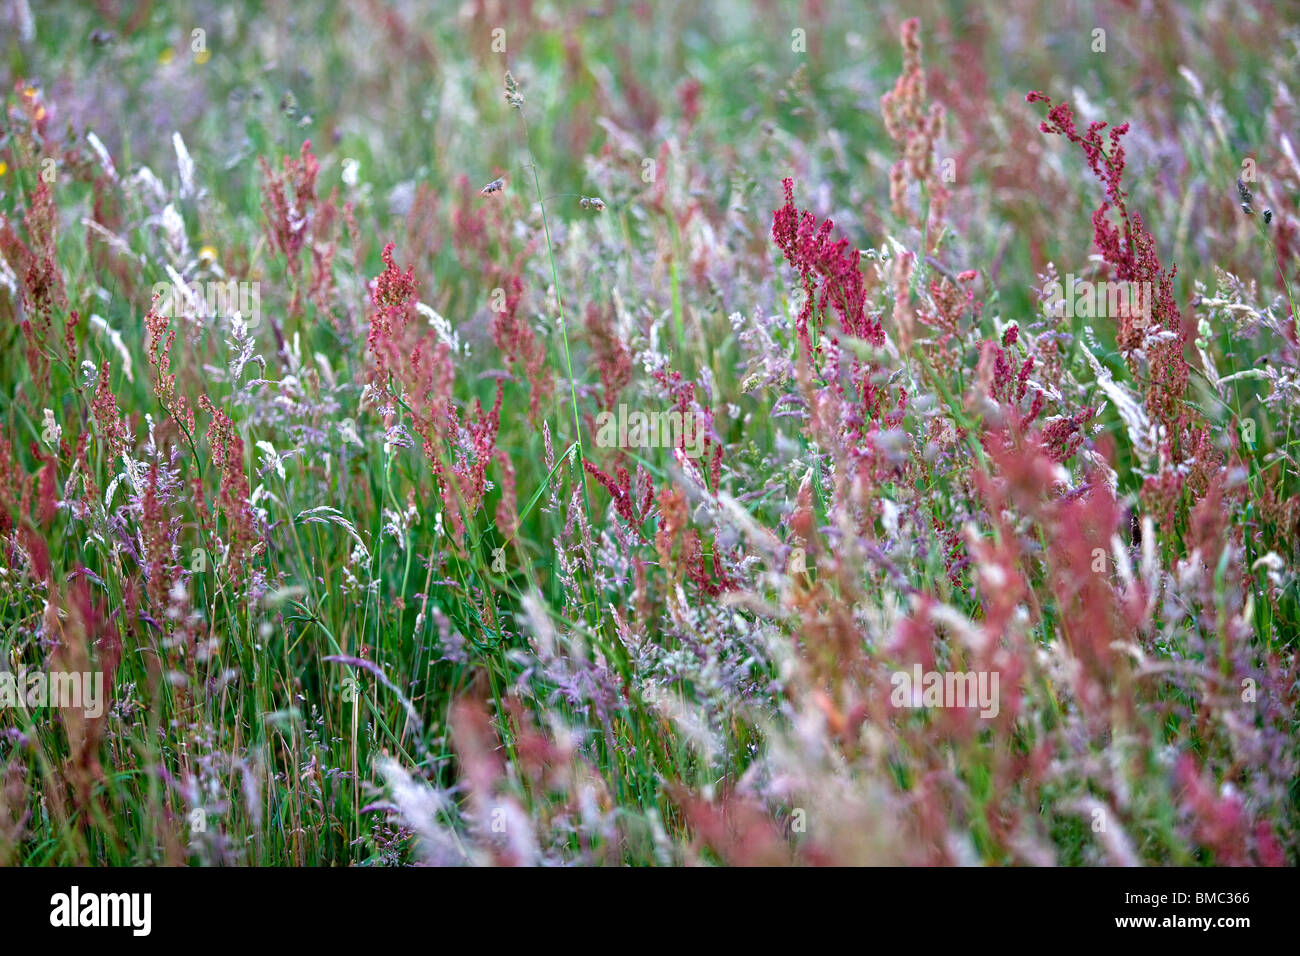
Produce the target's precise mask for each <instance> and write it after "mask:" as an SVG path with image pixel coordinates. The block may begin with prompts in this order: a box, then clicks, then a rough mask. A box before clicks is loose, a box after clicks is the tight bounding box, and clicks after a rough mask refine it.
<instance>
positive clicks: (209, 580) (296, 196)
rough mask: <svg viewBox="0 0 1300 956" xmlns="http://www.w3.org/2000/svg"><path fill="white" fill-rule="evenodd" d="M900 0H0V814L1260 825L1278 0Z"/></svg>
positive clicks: (1290, 70)
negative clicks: (1133, 297)
mask: <svg viewBox="0 0 1300 956" xmlns="http://www.w3.org/2000/svg"><path fill="white" fill-rule="evenodd" d="M913 7H914V5H909V6H908V7H907V10H906V11H904V10H903V9H902V8H900V7H897V6H894V5H884V6H882V7H880V8H879V9H877V10H875V11H873V12H872V16H870V17H868V18H866V19H864V14H863V13H862V11H860V10H859V9H858V8H857V7H855V6H853V5H848V4H844V5H836V4H828V5H822V7H821V8H819V10H820V12H818V13H816V14H815V15H814V13H812V12H810V11H809V10H808V9H805V8H804V7H802V6H798V5H792V4H782V3H760V4H757V5H754V6H753V7H752V8H751V7H750V6H749V5H742V4H729V3H728V4H721V5H680V4H646V5H641V6H636V7H632V8H628V9H624V8H622V7H621V6H618V5H608V6H607V7H601V8H599V9H593V10H590V11H588V10H585V9H580V8H577V7H574V8H572V9H570V8H569V7H568V6H567V5H557V6H553V7H542V6H538V7H531V6H529V5H520V6H519V7H518V8H515V7H514V6H513V5H510V6H509V9H507V8H506V7H501V8H498V7H497V6H495V5H493V4H486V3H485V4H468V5H463V6H461V7H459V8H457V9H455V10H451V9H447V10H442V9H437V10H427V9H424V8H423V7H421V6H419V5H415V4H405V3H398V4H394V5H380V4H360V5H358V4H333V3H321V4H316V5H313V7H312V8H311V9H310V10H308V9H305V8H302V7H301V6H294V5H291V4H281V3H271V4H266V5H257V6H249V7H239V6H236V7H233V8H228V7H226V6H225V5H204V4H200V5H199V6H197V7H193V6H190V5H169V4H158V5H152V6H148V7H144V8H141V9H142V11H143V12H140V13H139V14H138V15H133V12H132V11H129V10H126V9H125V8H123V9H122V10H121V11H119V10H117V9H116V8H115V7H114V6H113V5H111V4H110V5H107V6H104V7H102V8H100V9H99V10H98V11H97V12H96V11H91V10H88V9H82V8H81V7H80V6H78V5H72V4H53V5H49V6H48V7H41V8H39V9H34V10H33V11H32V13H33V16H32V25H31V28H30V29H28V27H27V26H26V25H25V23H24V22H23V18H22V17H21V15H20V14H21V11H22V9H23V5H22V4H16V5H10V7H9V8H8V9H7V12H6V13H5V14H3V15H4V16H7V17H9V18H11V19H12V20H13V22H12V23H11V24H8V25H7V26H8V27H11V28H7V29H6V31H5V33H4V36H5V38H6V39H5V40H4V41H3V43H4V45H5V56H6V59H5V66H4V74H5V75H4V80H5V83H4V87H3V88H4V90H5V91H6V98H5V113H4V120H3V126H2V127H0V169H2V170H3V171H2V172H0V335H2V336H3V337H4V347H5V353H4V354H5V361H4V363H3V364H2V365H0V386H2V387H0V409H3V434H0V533H2V537H0V667H7V668H8V669H9V671H10V672H13V673H18V672H33V671H41V672H57V671H80V670H96V671H101V672H103V673H104V674H105V676H106V685H107V688H108V701H107V704H106V709H105V711H104V713H103V715H102V716H92V715H91V714H90V713H89V712H88V711H87V709H86V708H84V707H83V708H78V707H71V706H64V707H54V706H44V707H19V706H12V705H11V706H0V862H3V863H6V864H20V865H67V864H95V865H150V864H193V865H249V864H258V865H385V864H404V863H412V862H423V863H433V864H465V863H471V864H491V863H497V864H514V863H523V864H592V865H677V864H691V863H728V864H773V863H797V864H818V863H851V864H859V863H871V864H876V863H889V864H909V865H910V864H988V865H1013V864H1029V865H1051V864H1062V865H1097V864H1108V865H1116V864H1124V865H1127V864H1141V865H1165V864H1218V865H1224V864H1229V865H1279V864H1290V865H1294V864H1295V863H1296V861H1297V852H1300V837H1298V836H1297V833H1298V832H1300V830H1298V828H1297V823H1298V822H1300V820H1298V814H1300V795H1298V794H1297V789H1296V780H1297V779H1298V778H1300V773H1298V772H1297V770H1298V764H1297V761H1298V760H1300V747H1298V746H1297V725H1296V720H1297V711H1296V704H1297V693H1298V690H1297V684H1296V680H1297V664H1296V636H1297V632H1298V628H1297V620H1298V619H1300V609H1298V608H1297V593H1296V580H1297V579H1296V561H1297V551H1296V542H1297V539H1298V537H1300V536H1298V535H1297V531H1300V527H1298V523H1300V487H1298V482H1297V463H1296V457H1295V454H1296V452H1295V449H1296V445H1297V444H1300V434H1297V433H1298V432H1300V430H1298V429H1296V428H1295V424H1296V423H1295V416H1296V414H1297V413H1296V411H1295V409H1296V408H1297V407H1298V405H1297V402H1296V398H1297V396H1296V394H1295V392H1296V390H1297V384H1296V383H1297V381H1300V378H1297V366H1298V365H1300V360H1298V356H1297V348H1298V347H1300V343H1298V341H1297V328H1296V319H1295V304H1294V299H1293V289H1294V287H1295V281H1296V278H1297V275H1296V273H1297V256H1298V255H1300V238H1298V237H1300V232H1298V231H1297V224H1298V222H1300V211H1298V210H1297V196H1300V162H1297V158H1296V145H1295V142H1294V130H1295V129H1296V120H1297V108H1296V104H1295V93H1296V91H1295V89H1294V83H1292V81H1291V79H1290V78H1291V77H1292V76H1294V75H1295V74H1296V66H1297V61H1298V60H1300V31H1298V30H1297V28H1296V25H1295V23H1294V22H1292V21H1291V20H1289V19H1288V18H1287V16H1286V13H1285V11H1284V10H1281V9H1278V8H1276V7H1275V6H1273V5H1271V4H1262V3H1260V4H1247V5H1245V6H1244V7H1240V8H1234V9H1233V10H1231V11H1229V10H1228V9H1227V8H1222V7H1217V6H1209V7H1205V8H1203V9H1194V10H1185V11H1178V12H1176V13H1172V12H1171V14H1170V15H1171V17H1173V19H1172V20H1171V22H1170V23H1169V24H1168V25H1167V26H1166V27H1165V28H1162V29H1160V30H1151V29H1149V24H1146V23H1145V21H1143V19H1142V16H1141V13H1140V11H1135V10H1129V9H1128V8H1126V7H1123V6H1119V7H1116V8H1114V9H1113V10H1112V9H1107V10H1106V11H1104V12H1101V13H1097V12H1094V11H1092V9H1091V6H1090V5H1083V4H1079V5H1075V4H1066V5H1064V6H1059V5H1058V6H1056V7H1051V8H1048V7H1043V8H1039V7H1038V6H1036V5H1032V4H1027V3H1018V2H1016V3H1011V4H1009V5H1008V4H1003V5H998V6H997V7H996V8H994V7H989V8H988V9H963V10H961V11H960V12H958V11H956V9H955V8H952V7H950V6H949V5H947V4H943V3H922V4H920V5H919V7H915V9H914V8H913ZM913 16H915V19H914V20H913V19H910V18H912V17H913ZM195 30H201V31H202V34H201V35H196V34H195V33H194V31H195ZM1096 30H1102V31H1104V39H1103V46H1104V49H1098V48H1097V47H1098V35H1097V34H1096V33H1095V32H1094V31H1096ZM494 31H502V32H500V33H494ZM502 45H504V46H502ZM1037 90H1041V91H1043V92H1044V93H1045V94H1046V95H1047V96H1048V97H1050V100H1051V104H1056V105H1058V108H1059V105H1060V104H1068V105H1069V106H1070V107H1071V108H1072V110H1073V114H1072V116H1071V117H1070V123H1074V122H1077V126H1074V125H1070V124H1069V123H1066V122H1065V121H1064V119H1063V118H1062V114H1059V113H1054V114H1052V116H1053V117H1054V118H1053V119H1051V120H1049V117H1048V108H1049V106H1050V105H1051V104H1043V103H1041V102H1034V100H1036V99H1037V97H1031V98H1030V101H1028V102H1027V100H1026V94H1028V93H1029V92H1030V91H1037ZM516 111H517V115H515V114H516ZM1041 122H1049V124H1050V125H1049V132H1053V131H1054V132H1059V133H1063V134H1065V135H1048V134H1047V133H1044V132H1041V131H1040V129H1039V124H1040V123H1041ZM1100 122H1105V123H1109V124H1116V125H1117V124H1119V123H1122V122H1126V123H1127V124H1128V127H1127V132H1125V133H1123V134H1121V135H1119V136H1118V137H1116V136H1115V135H1113V131H1114V125H1106V126H1104V127H1095V128H1093V129H1090V127H1089V124H1092V123H1100ZM1067 129H1068V130H1069V131H1070V133H1073V135H1070V133H1066V132H1065V131H1066V130H1067ZM1094 133H1095V136H1094ZM497 179H500V180H502V188H500V189H493V190H489V191H486V192H483V191H481V189H482V187H483V186H484V185H485V184H488V183H491V182H493V181H495V180H497ZM783 180H784V181H786V183H785V184H783ZM1238 180H1241V181H1242V184H1243V187H1242V188H1243V189H1245V190H1246V192H1247V193H1248V194H1249V195H1247V194H1246V193H1239V191H1238V187H1237V185H1236V183H1237V181H1238ZM593 198H594V199H598V200H599V203H593V202H591V200H592V199H593ZM1103 203H1106V206H1105V207H1104V208H1103ZM1265 210H1267V213H1266V212H1265ZM1266 220H1267V221H1266ZM1175 265H1176V270H1175V269H1174V268H1173V267H1174V266H1175ZM1067 274H1073V275H1074V276H1075V277H1077V278H1078V279H1079V280H1082V281H1085V282H1128V281H1134V282H1140V281H1150V282H1151V283H1152V284H1153V288H1154V289H1155V290H1156V292H1155V295H1154V300H1153V301H1151V302H1149V303H1147V304H1148V305H1149V306H1150V307H1151V308H1150V314H1149V315H1146V316H1143V315H1135V314H1133V313H1132V312H1130V311H1122V312H1121V314H1118V315H1108V314H1102V313H1099V314H1094V315H1077V314H1076V315H1069V316H1062V315H1058V314H1056V313H1054V312H1053V310H1052V308H1051V305H1050V302H1049V301H1048V297H1047V295H1046V293H1045V290H1046V289H1047V288H1048V287H1049V286H1050V284H1051V283H1052V282H1053V281H1057V282H1062V283H1063V282H1064V281H1065V277H1066V275H1067ZM232 280H233V281H234V282H236V283H247V284H250V285H252V284H255V288H256V290H257V308H256V310H255V311H254V312H252V314H243V313H242V312H240V314H238V315H237V314H235V313H236V312H237V311H239V310H238V309H237V308H235V307H234V306H233V305H231V303H230V302H229V301H228V302H227V307H225V308H223V309H221V310H219V314H217V315H208V314H204V312H203V310H202V309H199V308H197V307H196V305H195V302H194V301H193V300H192V299H190V300H189V301H187V299H189V297H188V296H186V295H183V294H177V293H176V292H173V291H171V290H170V287H171V286H172V285H175V284H176V283H178V282H183V283H184V284H186V285H187V286H188V287H190V288H191V289H192V290H193V291H194V292H195V293H196V294H198V295H201V294H202V292H203V290H204V289H205V288H207V287H208V286H207V284H208V283H218V282H227V281H232ZM159 283H167V284H168V288H167V289H165V290H164V291H162V292H161V294H156V293H157V291H158V290H157V289H156V285H157V284H159ZM245 304H247V302H245ZM620 404H625V405H627V406H629V407H631V408H633V409H636V410H638V411H641V412H645V413H662V412H670V411H673V412H676V413H678V414H679V415H681V416H686V417H688V418H690V419H691V420H692V421H695V422H698V423H700V424H701V426H702V427H703V428H704V434H705V436H706V440H705V441H704V443H703V446H702V453H700V454H698V455H696V456H692V455H691V454H688V451H689V450H690V449H689V448H688V446H687V444H686V443H684V442H676V443H675V444H676V447H663V446H662V443H659V442H645V443H630V444H628V445H625V446H623V447H603V446H602V444H601V443H599V442H598V441H597V435H598V431H599V430H598V427H597V419H598V416H599V415H600V414H601V413H602V412H608V411H611V410H615V409H617V407H618V406H619V405H620ZM678 420H681V419H680V418H679V419H678ZM914 668H919V670H920V672H929V671H935V672H939V673H948V674H955V673H968V672H970V673H982V674H986V675H987V674H997V675H998V677H999V683H998V685H997V686H998V687H999V688H1000V690H999V694H998V699H997V705H998V706H997V708H996V713H995V714H993V715H991V716H980V715H979V712H978V708H970V707H943V706H933V703H932V702H931V703H930V704H929V705H927V706H923V707H915V706H910V705H911V704H913V703H926V701H924V700H923V699H922V697H921V695H919V694H918V699H917V700H916V701H913V700H912V699H911V697H910V695H909V694H904V695H903V699H902V700H901V701H900V699H899V696H898V690H897V688H898V686H899V684H898V675H910V674H912V673H913V671H914Z"/></svg>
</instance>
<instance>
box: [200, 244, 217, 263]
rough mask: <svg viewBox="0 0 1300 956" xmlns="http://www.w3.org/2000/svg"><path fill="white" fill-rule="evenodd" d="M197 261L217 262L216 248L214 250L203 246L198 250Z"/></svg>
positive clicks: (211, 247)
mask: <svg viewBox="0 0 1300 956" xmlns="http://www.w3.org/2000/svg"><path fill="white" fill-rule="evenodd" d="M199 261H200V262H216V261H217V250H216V248H214V247H213V246H204V247H203V248H202V249H200V250H199Z"/></svg>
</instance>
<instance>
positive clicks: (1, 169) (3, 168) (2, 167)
mask: <svg viewBox="0 0 1300 956" xmlns="http://www.w3.org/2000/svg"><path fill="white" fill-rule="evenodd" d="M7 172H9V164H8V163H6V162H4V161H3V160H0V176H3V175H4V174H5V173H7Z"/></svg>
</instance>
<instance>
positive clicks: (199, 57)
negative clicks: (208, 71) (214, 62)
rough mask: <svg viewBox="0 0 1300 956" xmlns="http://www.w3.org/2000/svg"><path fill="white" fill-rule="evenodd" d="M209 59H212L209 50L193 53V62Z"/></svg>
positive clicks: (204, 61)
mask: <svg viewBox="0 0 1300 956" xmlns="http://www.w3.org/2000/svg"><path fill="white" fill-rule="evenodd" d="M210 59H212V51H211V50H200V51H199V52H198V53H195V54H194V62H195V63H207V62H208V60H210Z"/></svg>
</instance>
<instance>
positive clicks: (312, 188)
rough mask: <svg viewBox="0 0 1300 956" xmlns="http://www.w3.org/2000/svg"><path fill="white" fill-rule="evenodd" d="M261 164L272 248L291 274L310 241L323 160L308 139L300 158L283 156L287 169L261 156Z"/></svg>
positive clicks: (263, 202) (264, 204)
mask: <svg viewBox="0 0 1300 956" xmlns="http://www.w3.org/2000/svg"><path fill="white" fill-rule="evenodd" d="M258 163H259V164H260V165H261V167H262V213H263V214H264V215H265V216H266V225H267V239H268V240H269V242H270V244H271V248H273V249H277V250H279V251H280V252H281V253H282V254H283V255H284V257H285V260H286V264H287V265H288V267H289V272H290V274H291V275H295V276H296V275H297V274H298V272H299V269H300V261H299V253H301V252H302V248H303V246H304V245H305V244H306V242H307V235H308V233H307V227H308V226H309V225H310V224H311V220H312V216H313V213H314V211H315V207H316V175H317V173H319V172H320V163H319V162H318V161H317V160H316V157H315V156H314V155H312V151H311V140H305V141H304V142H303V144H302V149H301V150H300V151H299V155H298V158H297V159H292V158H290V157H288V156H286V157H284V169H283V171H282V172H279V173H277V172H275V171H273V170H272V169H271V166H270V164H269V163H267V161H266V160H265V159H264V158H262V157H258Z"/></svg>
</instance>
